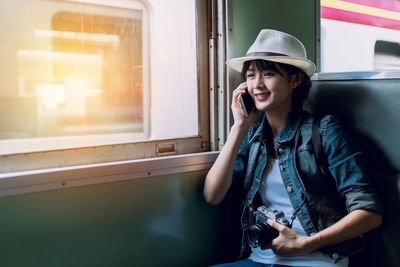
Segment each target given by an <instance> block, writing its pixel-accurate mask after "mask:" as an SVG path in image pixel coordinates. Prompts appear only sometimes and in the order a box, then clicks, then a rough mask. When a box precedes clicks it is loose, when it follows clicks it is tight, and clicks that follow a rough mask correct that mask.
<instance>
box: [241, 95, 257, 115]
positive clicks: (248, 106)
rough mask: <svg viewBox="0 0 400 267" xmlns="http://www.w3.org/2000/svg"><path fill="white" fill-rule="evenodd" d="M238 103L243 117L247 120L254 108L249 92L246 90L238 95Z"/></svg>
mask: <svg viewBox="0 0 400 267" xmlns="http://www.w3.org/2000/svg"><path fill="white" fill-rule="evenodd" d="M239 103H240V106H241V107H242V110H243V114H244V117H245V118H247V117H248V116H249V114H250V112H251V111H252V110H253V108H254V106H255V104H254V101H253V98H251V96H250V93H249V91H247V90H246V93H244V94H241V95H239Z"/></svg>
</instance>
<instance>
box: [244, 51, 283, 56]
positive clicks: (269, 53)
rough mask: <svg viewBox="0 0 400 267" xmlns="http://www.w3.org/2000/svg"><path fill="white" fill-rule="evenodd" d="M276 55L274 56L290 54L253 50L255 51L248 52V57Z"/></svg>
mask: <svg viewBox="0 0 400 267" xmlns="http://www.w3.org/2000/svg"><path fill="white" fill-rule="evenodd" d="M261 56H263V57H274V56H285V57H288V55H285V54H279V53H272V52H253V53H247V54H246V57H261Z"/></svg>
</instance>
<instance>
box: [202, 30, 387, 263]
mask: <svg viewBox="0 0 400 267" xmlns="http://www.w3.org/2000/svg"><path fill="white" fill-rule="evenodd" d="M227 64H228V65H229V66H230V67H232V68H233V69H235V70H237V71H241V72H242V75H243V77H244V79H245V82H244V83H242V84H240V85H239V86H238V88H237V89H236V90H235V91H234V92H233V99H232V106H231V109H232V112H233V117H234V124H233V126H232V128H231V131H230V134H229V137H228V139H227V141H226V143H225V145H224V148H223V149H222V151H221V153H220V155H219V156H218V158H217V160H216V162H215V163H214V165H213V167H212V168H211V169H210V171H209V173H208V174H207V177H206V180H205V184H204V192H203V194H204V197H205V199H206V201H207V202H208V203H210V204H213V205H217V204H219V203H220V202H221V201H222V200H223V199H224V198H225V196H226V194H227V193H228V191H229V190H230V188H231V187H234V188H240V192H237V191H234V192H233V193H234V194H239V195H240V196H241V199H242V201H241V203H242V204H243V206H242V207H241V212H242V213H241V214H242V216H241V220H242V230H243V241H242V252H244V251H245V249H246V247H247V248H248V245H249V244H248V243H249V242H248V241H249V235H248V233H247V232H246V231H247V229H248V228H249V227H250V226H252V225H254V224H255V223H256V222H255V219H254V217H255V216H256V214H257V212H255V211H256V210H257V208H258V207H260V206H263V207H265V208H266V209H267V210H270V211H273V210H277V211H282V212H283V214H284V215H285V217H286V219H287V221H288V222H289V224H287V225H288V226H285V225H284V224H281V223H279V222H277V221H275V220H273V219H268V220H267V224H268V225H269V226H270V227H272V228H274V229H276V231H277V233H278V235H277V237H276V238H271V240H266V241H263V240H259V241H260V246H261V247H260V246H257V244H256V245H254V242H253V243H252V242H250V243H252V249H251V254H250V257H249V258H247V259H244V260H240V261H237V262H234V263H228V264H224V265H222V266H282V265H283V266H347V264H348V256H350V255H352V254H354V253H356V252H358V251H359V249H360V248H361V247H362V246H361V245H360V244H361V242H362V238H361V237H360V235H361V234H363V233H365V232H367V231H369V230H371V229H373V228H375V227H377V226H379V225H380V224H381V215H380V207H379V202H378V200H377V196H376V193H375V191H374V189H373V187H372V186H371V184H370V181H369V180H368V178H367V177H366V175H365V173H364V171H363V167H362V164H361V153H360V152H359V151H358V150H356V149H355V147H354V146H353V144H352V143H351V142H350V141H349V139H348V137H347V136H346V134H345V132H344V131H343V129H342V127H341V126H340V123H339V122H338V121H337V120H336V119H335V118H334V117H333V116H329V115H328V116H324V117H323V118H322V119H321V121H320V126H319V131H320V135H321V137H322V144H323V149H324V152H325V155H326V157H327V159H328V165H329V170H330V172H331V174H332V176H333V177H334V180H335V181H334V183H333V184H334V186H329V187H328V188H327V187H326V186H327V185H328V184H330V183H326V178H325V177H323V175H321V173H320V171H319V170H318V167H317V164H316V162H315V157H314V151H313V148H312V145H311V142H312V141H311V125H312V121H313V117H312V116H311V115H310V114H308V113H306V112H305V111H303V110H302V104H303V101H304V100H305V98H306V97H307V94H308V91H309V89H310V87H311V81H310V77H311V76H312V75H313V73H314V72H315V65H314V64H313V63H312V62H311V61H310V60H308V59H307V56H306V51H305V48H304V46H303V44H302V43H301V42H300V41H299V40H298V39H296V38H295V37H293V36H291V35H289V34H286V33H283V32H279V31H275V30H262V31H261V32H260V33H259V35H258V37H257V39H256V40H255V42H254V43H253V45H252V46H251V47H250V49H249V50H248V52H247V54H246V56H244V57H240V58H235V59H231V60H229V61H228V62H227ZM246 90H248V92H249V93H250V95H251V97H252V99H253V100H254V103H255V109H253V112H250V114H249V116H248V117H245V116H244V113H243V111H242V108H241V105H240V102H239V96H240V95H242V94H244V93H245V92H246ZM256 109H257V110H258V111H261V112H263V113H264V114H265V116H263V117H264V118H263V120H262V122H256V117H257V112H256ZM337 192H338V193H339V194H340V195H341V196H342V197H343V199H344V200H343V203H339V202H340V200H339V198H333V197H330V196H333V195H334V194H335V193H337ZM341 204H345V206H346V208H347V209H345V210H343V209H340V206H341ZM257 216H258V215H257ZM259 224H260V223H259ZM260 225H261V224H260ZM268 231H269V230H268ZM252 238H254V236H250V239H252ZM260 239H262V238H261V237H260ZM253 241H254V240H253Z"/></svg>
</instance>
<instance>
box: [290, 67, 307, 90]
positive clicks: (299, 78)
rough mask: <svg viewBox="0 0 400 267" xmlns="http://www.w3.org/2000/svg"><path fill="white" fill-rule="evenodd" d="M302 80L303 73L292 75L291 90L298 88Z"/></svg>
mask: <svg viewBox="0 0 400 267" xmlns="http://www.w3.org/2000/svg"><path fill="white" fill-rule="evenodd" d="M303 80H304V73H302V72H300V71H298V72H296V74H294V75H292V84H293V88H296V87H298V86H299V85H300V84H301V83H302V82H303Z"/></svg>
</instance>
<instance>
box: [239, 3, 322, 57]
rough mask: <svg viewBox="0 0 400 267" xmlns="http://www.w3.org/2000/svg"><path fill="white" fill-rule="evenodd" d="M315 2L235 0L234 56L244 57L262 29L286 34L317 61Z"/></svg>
mask: <svg viewBox="0 0 400 267" xmlns="http://www.w3.org/2000/svg"><path fill="white" fill-rule="evenodd" d="M315 14H316V0H302V1H298V0H279V1H278V0H246V1H244V0H234V1H233V36H234V56H235V57H237V56H243V55H244V54H245V53H246V51H247V49H248V48H249V47H250V45H251V44H252V43H253V41H254V40H255V39H256V37H257V35H258V33H259V32H260V30H261V29H275V30H280V31H284V32H287V33H289V34H292V35H294V36H296V37H297V38H298V39H300V40H301V41H302V42H303V44H304V45H305V47H306V50H307V54H308V56H309V59H311V60H312V61H313V62H315V59H316V42H315V40H316V32H317V29H316V25H315V24H316V15H315Z"/></svg>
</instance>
